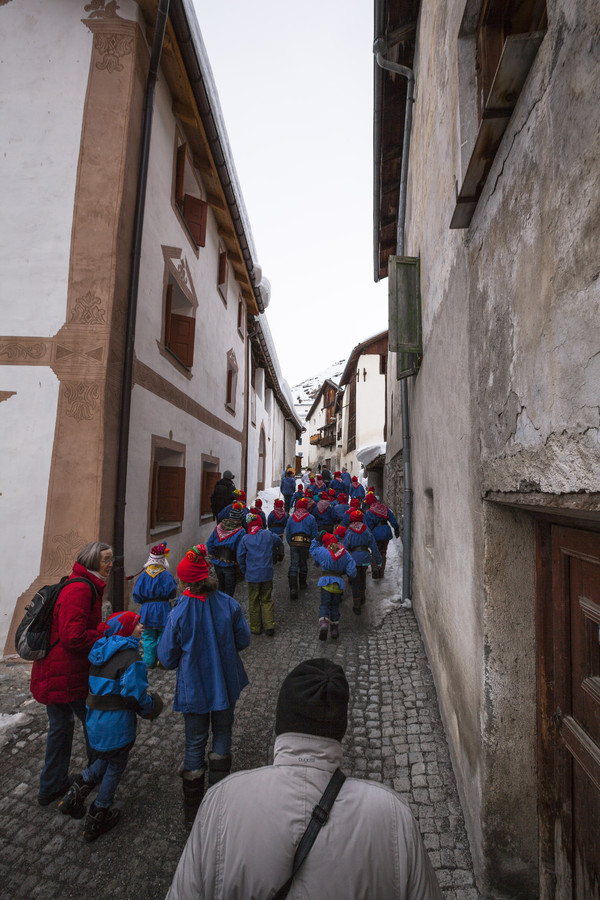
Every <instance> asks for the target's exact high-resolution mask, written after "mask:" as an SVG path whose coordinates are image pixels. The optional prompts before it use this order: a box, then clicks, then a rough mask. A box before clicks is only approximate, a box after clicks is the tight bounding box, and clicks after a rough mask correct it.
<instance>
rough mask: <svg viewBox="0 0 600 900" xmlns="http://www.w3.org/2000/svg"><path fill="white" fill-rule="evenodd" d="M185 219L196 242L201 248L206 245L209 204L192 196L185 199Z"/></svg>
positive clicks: (189, 195)
mask: <svg viewBox="0 0 600 900" xmlns="http://www.w3.org/2000/svg"><path fill="white" fill-rule="evenodd" d="M183 218H184V219H185V221H186V224H187V227H188V228H189V229H190V232H191V235H192V237H193V238H194V241H195V242H196V244H197V245H198V246H199V247H204V246H205V244H206V221H207V218H208V203H206V202H205V201H204V200H198V198H197V197H192V195H191V194H186V195H185V197H184V198H183Z"/></svg>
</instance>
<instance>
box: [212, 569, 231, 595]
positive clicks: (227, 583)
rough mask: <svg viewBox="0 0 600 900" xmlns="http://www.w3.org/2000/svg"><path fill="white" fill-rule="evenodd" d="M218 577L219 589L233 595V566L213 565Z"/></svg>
mask: <svg viewBox="0 0 600 900" xmlns="http://www.w3.org/2000/svg"><path fill="white" fill-rule="evenodd" d="M215 572H216V573H217V578H218V579H219V590H220V591H223V593H224V594H229V596H230V597H233V596H235V582H236V578H235V566H215Z"/></svg>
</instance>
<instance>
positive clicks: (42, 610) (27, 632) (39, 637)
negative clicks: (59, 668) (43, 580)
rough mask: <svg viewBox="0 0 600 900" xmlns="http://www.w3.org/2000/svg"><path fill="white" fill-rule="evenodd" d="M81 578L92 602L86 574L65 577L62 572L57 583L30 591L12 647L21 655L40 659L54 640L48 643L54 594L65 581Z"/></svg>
mask: <svg viewBox="0 0 600 900" xmlns="http://www.w3.org/2000/svg"><path fill="white" fill-rule="evenodd" d="M76 581H83V582H85V584H88V585H89V586H90V587H91V589H92V592H93V593H92V605H93V604H94V602H95V600H96V596H97V593H96V588H95V587H94V585H93V584H92V582H91V581H89V580H88V579H87V578H69V576H68V575H64V576H63V577H62V578H61V579H60V581H59V582H58V584H45V585H44V586H43V587H41V588H40V589H39V591H38V592H37V593H36V594H34V596H33V599H32V601H31V603H30V604H29V606H26V607H25V615H24V616H23V618H22V619H21V623H20V625H19V627H18V628H17V633H16V635H15V650H16V651H17V653H18V654H19V656H20V657H21V659H28V660H35V659H43V658H44V657H45V656H47V655H48V654H49V653H50V651H51V650H52V648H53V647H56V645H57V644H58V641H55V642H54V643H53V644H51V643H50V632H51V631H52V617H53V615H54V607H55V606H56V601H57V600H58V595H59V594H60V592H61V591H62V589H63V588H64V587H66V586H67V584H74V582H76Z"/></svg>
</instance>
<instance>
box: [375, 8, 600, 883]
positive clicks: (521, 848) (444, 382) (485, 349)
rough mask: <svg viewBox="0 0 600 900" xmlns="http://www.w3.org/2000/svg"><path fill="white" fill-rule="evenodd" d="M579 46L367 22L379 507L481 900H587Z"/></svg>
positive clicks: (482, 12)
mask: <svg viewBox="0 0 600 900" xmlns="http://www.w3.org/2000/svg"><path fill="white" fill-rule="evenodd" d="M599 34H600V7H599V6H598V3H597V2H594V0H579V2H576V0H547V2H543V0H542V2H538V0H466V2H465V0H448V2H446V3H435V2H425V0H423V2H418V0H414V2H413V0H376V2H375V35H374V37H375V39H376V48H375V49H376V50H377V51H378V54H379V55H378V57H377V58H376V61H375V110H374V117H375V122H376V130H375V185H376V190H375V196H374V201H375V223H376V225H375V277H376V279H379V278H384V277H387V276H388V274H393V276H394V280H393V284H392V287H393V285H394V284H396V285H398V286H399V289H398V291H397V293H396V291H395V290H392V297H391V303H390V307H391V310H392V314H393V315H392V317H391V319H390V343H391V345H392V347H393V348H394V350H395V351H396V352H394V353H391V354H390V359H389V365H388V425H389V427H388V435H387V462H386V473H385V474H386V483H385V493H386V498H389V501H390V503H391V504H392V505H393V506H395V507H396V508H398V506H399V503H398V502H397V501H398V500H400V499H401V498H402V474H403V468H404V466H405V465H407V466H408V465H410V470H409V471H410V478H409V479H407V482H408V483H407V485H406V488H407V499H408V500H410V496H411V492H412V499H413V502H412V508H413V512H414V515H413V516H412V521H411V525H412V528H411V529H410V530H409V531H408V532H407V531H406V529H407V526H408V523H407V522H406V518H407V517H406V516H405V523H404V525H405V536H406V534H407V533H408V534H410V535H411V536H412V542H411V544H412V554H411V557H412V564H413V578H412V584H405V585H404V596H407V594H408V592H410V591H411V590H412V597H413V605H414V609H415V612H416V615H417V617H418V620H419V624H420V627H421V631H422V634H423V636H424V639H425V642H426V646H427V650H428V655H429V659H430V663H431V667H432V671H433V674H434V677H435V680H436V685H437V690H438V698H439V702H440V708H441V711H442V715H443V718H444V722H445V727H446V733H447V736H448V740H449V744H450V748H451V753H452V759H453V764H454V769H455V773H456V776H457V782H458V785H459V791H460V794H461V801H462V806H463V810H464V812H465V818H466V822H467V828H468V832H469V839H470V845H471V851H472V855H473V860H474V864H475V870H476V874H477V879H478V887H479V889H480V891H481V892H482V894H484V895H485V896H486V897H506V898H514V897H538V896H539V897H542V898H544V900H546V898H564V897H573V898H575V897H576V898H583V897H593V896H596V897H597V896H598V885H599V884H600V856H599V854H598V846H599V845H598V829H597V827H596V826H595V825H594V824H593V823H597V822H598V821H600V690H599V689H598V688H599V685H600V651H599V645H598V625H599V623H600V412H599V404H598V394H599V385H600V331H599V329H598V321H599V319H600V279H599V277H598V268H599V266H598V258H599V255H600V253H599V251H600V192H599V191H598V183H599V179H600V154H599V147H600V117H599V115H598V111H599V109H600V52H599V47H600V43H599V38H598V35H599ZM398 66H404V67H405V68H404V70H402V69H400V68H398ZM407 70H408V71H407ZM411 72H412V73H413V74H414V80H415V90H414V102H413V100H412V99H411V94H410V93H409V85H411V84H412V82H411V81H410V79H407V75H410V73H411ZM411 93H412V92H411ZM407 98H408V99H407ZM406 113H408V115H406ZM403 123H404V125H403ZM404 131H406V138H407V139H409V143H408V144H407V143H405V142H404V141H403V138H404V137H405V135H404ZM403 144H404V147H405V155H404V165H402V158H403V149H402V148H403ZM403 173H406V179H405V180H404V179H403ZM403 200H405V201H406V205H405V212H406V214H405V215H404V213H403V208H402V201H403ZM399 256H400V257H403V259H402V260H401V261H398V260H397V257H399ZM419 271H420V277H419ZM390 280H391V281H392V279H390ZM417 313H418V314H419V315H418V314H417ZM420 321H422V334H421V333H420V327H419V324H420ZM396 325H398V326H399V327H398V329H397V330H396V327H395V326H396ZM411 372H412V373H413V374H410V373H411ZM397 376H400V377H401V378H403V377H404V376H406V377H407V378H408V381H404V385H405V396H404V399H403V404H404V409H402V408H401V404H400V398H401V394H402V392H403V388H402V384H401V381H400V380H398V378H397ZM402 418H404V421H405V423H408V427H409V429H410V430H409V431H408V430H407V429H405V431H404V434H403V433H402ZM409 448H410V450H411V453H410V460H409V459H407V458H403V454H404V453H405V450H408V449H409ZM407 507H408V508H410V504H409V503H408V504H407ZM409 548H410V543H409ZM404 553H405V557H406V556H407V553H408V549H407V544H406V541H405V545H404ZM405 574H406V567H405Z"/></svg>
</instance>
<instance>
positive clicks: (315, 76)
mask: <svg viewBox="0 0 600 900" xmlns="http://www.w3.org/2000/svg"><path fill="white" fill-rule="evenodd" d="M194 2H195V5H196V14H197V16H198V21H199V23H200V29H201V31H202V36H203V38H204V43H205V44H206V49H207V51H208V56H209V59H210V63H211V67H212V70H213V74H214V77H215V82H216V85H217V90H218V93H219V98H220V101H221V107H222V109H223V116H224V119H225V125H226V128H227V132H228V135H229V140H230V144H231V149H232V153H233V158H234V160H235V166H236V169H237V173H238V178H239V181H240V185H241V188H242V193H243V195H244V201H245V204H246V209H247V211H248V217H249V220H250V225H251V229H252V234H253V236H254V242H255V244H256V250H257V256H258V260H259V262H260V264H261V266H262V269H263V274H264V275H265V276H266V277H267V278H268V279H269V281H270V282H271V287H272V293H271V303H270V305H269V308H268V310H267V318H268V320H269V326H270V329H271V332H272V335H273V340H274V342H275V346H276V350H277V355H278V357H279V363H280V366H281V370H282V374H283V377H284V378H285V379H286V380H287V381H288V383H289V384H290V386H293V385H295V384H297V383H298V382H300V381H302V380H303V379H304V378H308V377H310V376H312V375H314V374H316V373H318V372H319V371H321V370H322V369H326V368H328V367H329V366H330V365H331V363H332V362H334V361H336V360H338V359H343V358H347V357H348V356H349V355H350V352H351V351H352V349H353V347H354V346H355V345H356V344H358V343H360V342H361V341H363V340H365V339H366V338H368V337H370V336H371V335H373V334H376V333H378V332H379V331H383V330H385V329H386V328H387V281H383V282H380V283H379V284H376V283H375V282H374V280H373V250H372V247H373V187H372V185H373V54H372V44H373V4H372V2H371V0H304V2H303V3H301V4H298V5H297V6H294V5H288V4H285V3H282V2H281V0H253V2H251V3H250V2H248V0H227V2H226V3H216V2H214V0H194Z"/></svg>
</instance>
